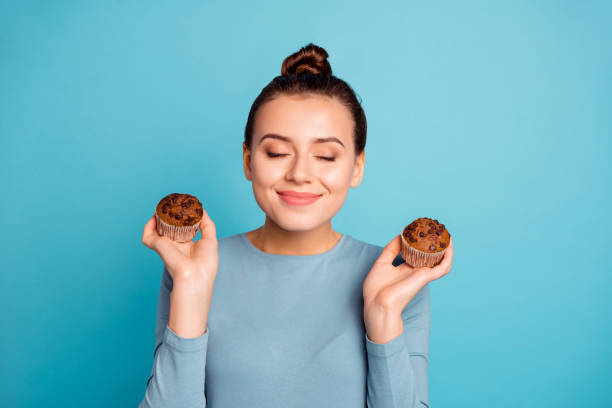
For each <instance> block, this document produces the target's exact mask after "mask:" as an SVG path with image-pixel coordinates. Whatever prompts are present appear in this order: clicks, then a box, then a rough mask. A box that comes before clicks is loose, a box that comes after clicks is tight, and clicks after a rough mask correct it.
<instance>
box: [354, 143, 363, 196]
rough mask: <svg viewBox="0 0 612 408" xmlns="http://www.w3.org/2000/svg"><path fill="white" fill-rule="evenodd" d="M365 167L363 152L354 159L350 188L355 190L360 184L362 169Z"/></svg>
mask: <svg viewBox="0 0 612 408" xmlns="http://www.w3.org/2000/svg"><path fill="white" fill-rule="evenodd" d="M364 167H365V150H364V151H362V152H361V153H359V155H358V156H357V158H356V159H355V168H354V170H353V176H352V178H351V187H353V188H355V187H357V186H359V184H361V180H362V179H363V169H364Z"/></svg>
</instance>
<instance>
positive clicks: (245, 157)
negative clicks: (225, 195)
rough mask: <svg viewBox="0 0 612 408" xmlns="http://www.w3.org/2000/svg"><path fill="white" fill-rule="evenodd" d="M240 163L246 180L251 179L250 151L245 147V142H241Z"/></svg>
mask: <svg viewBox="0 0 612 408" xmlns="http://www.w3.org/2000/svg"><path fill="white" fill-rule="evenodd" d="M242 165H243V167H244V176H245V177H246V178H247V180H252V177H251V151H250V150H249V149H248V148H247V147H246V143H244V142H242Z"/></svg>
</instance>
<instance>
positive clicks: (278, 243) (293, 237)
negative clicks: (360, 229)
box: [246, 217, 342, 255]
mask: <svg viewBox="0 0 612 408" xmlns="http://www.w3.org/2000/svg"><path fill="white" fill-rule="evenodd" d="M246 236H247V238H248V239H249V241H251V243H252V244H253V245H254V246H255V247H256V248H258V249H259V250H260V251H263V252H267V253H269V254H277V255H315V254H320V253H322V252H326V251H329V250H330V249H332V248H333V247H334V246H335V245H336V244H337V243H338V241H339V240H340V238H342V234H340V233H339V232H336V231H334V230H333V229H332V226H331V220H330V221H328V222H327V223H325V224H323V225H321V226H319V227H317V228H315V229H313V230H310V231H287V230H284V229H282V228H281V227H279V226H278V225H277V224H276V223H275V222H274V221H272V220H271V219H270V218H268V217H266V221H265V223H264V225H262V226H261V227H259V228H257V229H256V230H253V231H249V232H247V233H246Z"/></svg>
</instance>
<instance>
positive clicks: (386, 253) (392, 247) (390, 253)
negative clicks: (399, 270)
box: [376, 234, 402, 264]
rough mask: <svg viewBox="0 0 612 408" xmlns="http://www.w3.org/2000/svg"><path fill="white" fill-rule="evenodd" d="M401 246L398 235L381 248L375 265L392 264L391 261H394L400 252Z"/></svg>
mask: <svg viewBox="0 0 612 408" xmlns="http://www.w3.org/2000/svg"><path fill="white" fill-rule="evenodd" d="M401 245H402V242H401V238H400V236H399V234H398V235H396V236H395V237H394V238H393V239H392V240H391V241H390V242H389V243H388V244H387V245H386V246H385V247H384V248H383V250H382V252H381V253H380V256H379V257H378V259H377V260H376V262H377V263H379V262H381V263H385V264H393V260H394V259H395V257H396V256H397V254H398V253H399V252H400V249H401Z"/></svg>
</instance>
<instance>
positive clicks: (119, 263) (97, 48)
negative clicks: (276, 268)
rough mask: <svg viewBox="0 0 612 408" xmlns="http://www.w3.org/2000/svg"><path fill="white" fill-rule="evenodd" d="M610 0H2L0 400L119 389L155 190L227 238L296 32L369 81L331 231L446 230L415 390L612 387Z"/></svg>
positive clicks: (368, 236)
mask: <svg viewBox="0 0 612 408" xmlns="http://www.w3.org/2000/svg"><path fill="white" fill-rule="evenodd" d="M610 5H611V3H610V2H601V3H598V2H569V1H564V2H561V1H558V2H557V1H535V2H534V1H521V2H515V1H513V2H489V1H482V2H454V1H449V2H414V1H410V2H382V3H376V2H371V1H368V2H365V1H363V2H356V1H350V2H349V1H309V2H307V3H306V4H297V3H296V4H289V3H287V2H286V1H275V2H269V1H268V2H265V1H264V2H247V1H243V2H233V3H230V2H221V1H214V2H210V1H185V2H176V1H162V2H160V1H107V2H96V1H91V2H76V1H63V2H61V1H54V2H44V1H30V2H10V3H9V2H4V3H3V5H2V6H1V9H0V81H1V82H0V136H1V146H0V147H1V149H0V171H1V176H2V177H1V179H0V183H1V190H0V191H1V194H2V198H1V199H0V223H1V226H2V234H1V237H0V247H1V248H2V254H1V257H2V268H1V275H0V276H1V277H0V279H1V280H0V287H1V289H2V295H1V296H0V307H1V310H2V316H3V317H2V319H1V322H2V334H1V336H0V348H1V349H2V353H3V356H2V358H1V361H2V363H1V373H0V374H1V378H0V395H2V405H3V406H6V407H39V406H47V407H50V406H53V407H82V406H87V407H108V406H117V407H119V406H122V407H123V406H125V407H127V406H136V405H137V404H138V402H139V401H140V400H141V398H142V396H143V395H144V390H145V386H146V380H147V378H148V375H149V372H150V369H151V366H152V362H153V360H152V358H153V347H154V341H155V339H154V326H155V317H156V306H157V295H158V288H159V280H160V276H161V271H162V263H161V260H160V259H159V258H158V256H157V254H155V253H154V252H152V251H151V250H149V249H148V248H146V247H144V246H143V245H142V243H141V234H142V228H143V225H144V224H145V222H146V221H147V219H148V218H149V217H150V216H151V215H152V214H153V211H154V206H155V204H156V203H157V201H158V200H159V199H160V198H161V197H163V196H164V195H166V194H168V193H172V192H189V193H192V194H195V195H197V196H198V197H200V198H201V199H202V202H203V203H204V205H205V208H206V209H207V211H208V212H209V214H210V215H211V216H212V218H213V220H214V221H215V222H216V224H217V231H218V234H219V236H220V237H223V236H227V235H231V234H235V233H238V232H244V231H247V230H250V229H253V228H256V227H258V226H259V225H260V224H261V223H262V222H263V219H264V216H263V213H262V212H261V210H260V209H259V207H258V206H257V204H256V202H255V200H254V198H253V195H252V190H251V186H250V183H249V182H248V181H247V180H246V179H245V178H244V175H243V171H242V150H241V143H242V137H243V130H244V126H245V123H246V118H247V114H248V111H249V108H250V106H251V103H252V102H253V100H254V98H255V97H256V96H257V94H258V93H259V91H260V90H261V89H262V87H263V86H265V85H266V84H267V83H268V82H269V81H270V80H271V79H272V78H273V77H274V76H275V75H278V74H279V73H280V67H281V62H282V60H283V58H285V57H286V56H287V55H289V54H291V53H292V52H294V51H296V50H298V49H299V48H300V47H301V46H303V45H306V44H307V43H309V42H311V41H312V42H314V43H315V44H317V45H320V46H323V47H324V48H326V50H327V51H328V52H329V54H330V58H329V61H330V63H331V65H332V69H333V70H334V73H335V74H336V75H338V76H339V77H341V78H343V79H345V80H346V81H347V82H348V83H349V84H351V86H353V87H354V89H355V90H356V91H357V93H358V94H359V95H360V97H361V98H362V100H363V105H364V108H365V111H366V114H367V117H368V124H369V132H368V141H367V146H366V171H365V177H364V180H363V183H362V184H361V186H359V187H358V188H357V189H354V190H351V191H350V193H349V196H348V198H347V201H346V203H345V205H344V207H343V209H342V210H341V212H340V213H339V214H338V215H337V216H336V217H335V218H334V220H333V224H334V227H335V228H336V229H338V230H339V231H341V232H345V233H349V234H350V235H352V236H354V237H356V238H359V239H362V240H365V241H368V242H371V243H375V244H378V245H385V244H386V243H387V242H388V241H389V240H390V239H392V238H393V236H394V235H395V234H398V233H399V232H401V229H402V228H403V227H404V226H405V224H407V223H408V222H410V221H411V220H412V219H414V218H417V217H420V216H428V217H434V218H437V219H439V220H440V221H441V222H443V223H444V224H446V226H447V227H448V229H449V230H450V232H451V234H453V237H454V244H455V260H454V264H453V268H452V271H451V273H450V275H448V276H446V277H444V278H443V279H441V280H438V281H436V282H433V283H432V284H431V294H432V297H431V299H432V305H431V306H432V332H431V354H430V360H431V365H430V397H431V404H432V407H468V406H469V407H577V406H597V407H604V406H611V405H612V394H611V393H610V388H609V385H610V381H611V378H612V370H611V368H610V367H611V365H612V351H611V347H610V342H611V340H612V335H611V334H612V329H611V325H610V312H611V310H612V300H611V299H612V285H611V284H612V279H611V277H610V276H611V273H612V262H611V260H610V255H611V251H610V241H609V240H610V238H609V236H610V227H611V226H612V224H611V221H610V208H612V202H611V201H612V200H611V188H610V187H611V186H612V182H611V181H612V180H611V175H612V171H611V164H610V154H611V153H612V151H611V146H610V138H611V134H612V132H611V130H612V126H611V123H610V113H611V112H612V103H611V99H612V98H611V97H612V95H611V90H612V87H611V85H612V79H611V78H612V77H611V76H610V72H612V71H611V69H612V64H611V62H612V52H611V50H612V47H611V46H610V44H611V43H612V41H611V40H612V36H611V28H610V27H611V12H612V7H611V6H610Z"/></svg>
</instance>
